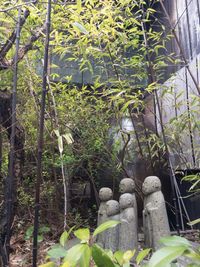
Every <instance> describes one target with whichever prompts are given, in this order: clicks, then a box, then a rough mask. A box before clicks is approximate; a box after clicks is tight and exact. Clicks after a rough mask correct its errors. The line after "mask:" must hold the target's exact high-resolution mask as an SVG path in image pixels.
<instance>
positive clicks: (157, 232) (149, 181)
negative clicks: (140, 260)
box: [142, 176, 170, 249]
mask: <svg viewBox="0 0 200 267" xmlns="http://www.w3.org/2000/svg"><path fill="white" fill-rule="evenodd" d="M142 191H143V193H144V196H145V197H144V210H143V226H144V237H145V245H146V246H147V247H150V248H153V249H158V248H159V247H160V243H159V240H160V239H161V238H162V237H164V236H169V235H170V229H169V222H168V217H167V211H166V206H165V200H164V196H163V194H162V192H161V182H160V179H159V178H158V177H156V176H149V177H147V178H146V179H145V180H144V183H143V185H142Z"/></svg>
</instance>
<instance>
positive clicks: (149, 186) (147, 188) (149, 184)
mask: <svg viewBox="0 0 200 267" xmlns="http://www.w3.org/2000/svg"><path fill="white" fill-rule="evenodd" d="M160 190H161V182H160V179H159V178H158V177H157V176H148V177H147V178H146V179H145V180H144V183H143V185H142V192H143V194H144V195H149V194H151V193H154V192H157V191H160Z"/></svg>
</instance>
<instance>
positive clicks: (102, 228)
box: [93, 221, 120, 236]
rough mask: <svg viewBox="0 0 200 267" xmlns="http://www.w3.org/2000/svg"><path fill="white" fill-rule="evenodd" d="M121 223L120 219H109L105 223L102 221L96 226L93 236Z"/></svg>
mask: <svg viewBox="0 0 200 267" xmlns="http://www.w3.org/2000/svg"><path fill="white" fill-rule="evenodd" d="M119 223H120V222H119V221H107V222H105V223H102V224H101V225H99V226H98V227H97V228H96V230H95V231H94V233H93V236H96V235H98V234H100V233H102V232H103V231H105V230H107V229H109V228H112V227H115V226H116V225H118V224H119Z"/></svg>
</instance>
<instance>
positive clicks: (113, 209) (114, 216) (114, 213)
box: [105, 200, 120, 252]
mask: <svg viewBox="0 0 200 267" xmlns="http://www.w3.org/2000/svg"><path fill="white" fill-rule="evenodd" d="M106 211H107V219H108V220H109V221H110V220H115V221H119V220H120V215H119V212H120V209H119V202H118V201H116V200H109V201H107V202H106ZM105 236H106V238H105V248H106V249H110V250H112V252H115V251H117V250H118V246H119V225H117V226H115V227H113V228H110V229H108V230H107V231H106V232H105Z"/></svg>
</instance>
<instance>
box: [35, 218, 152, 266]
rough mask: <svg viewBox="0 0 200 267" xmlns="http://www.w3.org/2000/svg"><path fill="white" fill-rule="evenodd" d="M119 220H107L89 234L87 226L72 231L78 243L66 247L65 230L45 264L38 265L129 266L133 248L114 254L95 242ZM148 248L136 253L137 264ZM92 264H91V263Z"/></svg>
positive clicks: (146, 253) (66, 237)
mask: <svg viewBox="0 0 200 267" xmlns="http://www.w3.org/2000/svg"><path fill="white" fill-rule="evenodd" d="M117 224H119V222H117V221H108V222H105V223H103V224H101V225H100V226H98V227H97V228H96V230H95V231H94V233H93V234H92V235H91V234H90V231H89V229H88V228H82V229H78V230H76V231H74V235H75V236H76V237H77V238H78V239H80V244H77V245H75V246H73V247H72V248H70V249H67V240H68V238H69V235H70V232H71V231H72V229H70V231H69V232H67V231H65V232H64V233H63V234H62V235H61V237H60V243H59V244H56V245H54V246H53V247H52V248H51V249H50V250H49V251H48V252H47V257H48V259H49V260H50V261H49V262H47V263H46V264H42V265H40V267H45V266H48V265H47V264H49V266H60V267H61V266H69V267H73V266H74V267H75V266H77V265H78V266H80V267H81V266H82V267H89V266H91V265H90V264H91V263H92V262H94V263H95V266H98V267H101V266H102V267H103V266H108V267H120V266H121V267H129V266H130V260H131V259H132V258H133V256H134V255H135V252H136V251H135V250H132V251H131V250H129V251H126V252H121V251H117V252H115V253H114V254H113V253H112V251H110V250H104V249H102V248H101V247H100V246H99V245H98V244H95V237H96V236H97V235H98V234H100V233H102V232H103V231H106V230H107V229H110V228H112V227H115V226H116V225H117ZM149 252H150V249H146V250H143V251H141V252H140V253H138V255H137V257H136V262H137V264H140V263H141V262H142V261H143V259H144V258H145V257H146V256H147V255H148V254H149ZM92 266H93V265H92Z"/></svg>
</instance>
